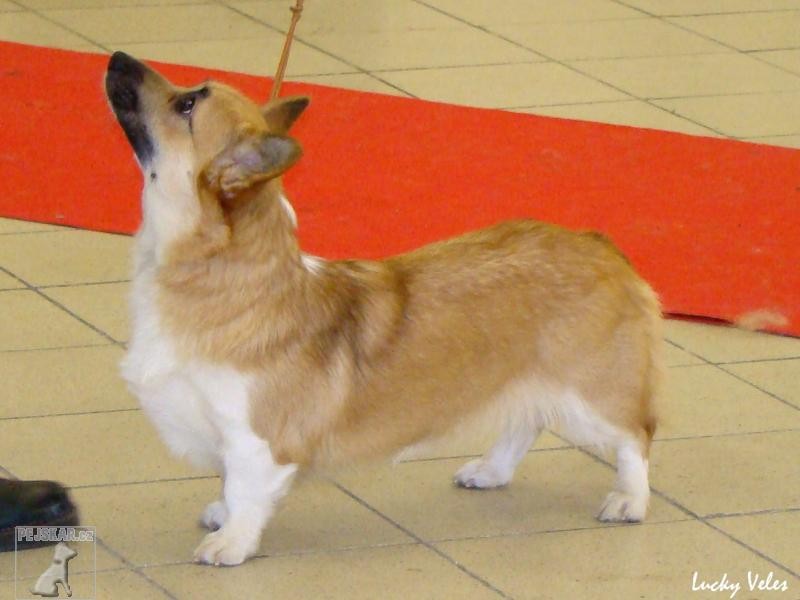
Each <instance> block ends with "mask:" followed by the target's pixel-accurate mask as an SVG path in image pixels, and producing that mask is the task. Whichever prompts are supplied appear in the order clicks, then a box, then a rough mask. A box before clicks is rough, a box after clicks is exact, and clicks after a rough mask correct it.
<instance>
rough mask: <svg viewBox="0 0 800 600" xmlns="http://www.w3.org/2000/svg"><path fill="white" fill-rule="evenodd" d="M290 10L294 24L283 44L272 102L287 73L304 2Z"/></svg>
mask: <svg viewBox="0 0 800 600" xmlns="http://www.w3.org/2000/svg"><path fill="white" fill-rule="evenodd" d="M289 10H291V11H292V22H291V23H290V24H289V31H287V32H286V41H285V42H284V43H283V50H282V51H281V59H280V61H279V62H278V70H277V72H276V73H275V81H274V82H273V84H272V92H271V93H270V96H269V99H270V100H274V99H275V98H277V97H278V94H280V91H281V84H282V83H283V74H284V73H285V72H286V64H287V63H288V62H289V50H290V49H291V48H292V40H293V39H294V28H295V27H296V26H297V22H298V21H299V20H300V15H301V14H302V12H303V0H296V2H295V5H294V6H292V7H291V8H290V9H289Z"/></svg>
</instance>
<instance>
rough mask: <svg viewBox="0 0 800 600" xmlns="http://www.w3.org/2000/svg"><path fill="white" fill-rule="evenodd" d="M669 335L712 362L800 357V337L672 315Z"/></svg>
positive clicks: (681, 344)
mask: <svg viewBox="0 0 800 600" xmlns="http://www.w3.org/2000/svg"><path fill="white" fill-rule="evenodd" d="M666 337H667V339H669V340H670V341H672V342H675V343H676V344H677V345H678V346H680V347H682V348H685V349H686V350H689V351H690V352H693V353H694V354H698V355H700V356H702V357H703V358H705V359H706V360H709V361H711V362H728V361H738V360H765V359H769V358H790V357H798V358H800V339H798V338H792V337H785V336H780V335H772V334H769V333H759V332H755V331H745V330H743V329H737V328H735V327H725V326H718V325H705V324H702V323H693V322H691V321H681V320H678V319H671V320H669V321H667V324H666Z"/></svg>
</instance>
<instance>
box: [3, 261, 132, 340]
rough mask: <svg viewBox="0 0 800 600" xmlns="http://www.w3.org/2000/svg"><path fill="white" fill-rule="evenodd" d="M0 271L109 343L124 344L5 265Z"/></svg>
mask: <svg viewBox="0 0 800 600" xmlns="http://www.w3.org/2000/svg"><path fill="white" fill-rule="evenodd" d="M0 272H3V273H5V274H6V275H9V276H11V277H13V278H14V279H16V280H17V281H20V282H21V283H23V284H25V287H26V288H27V289H28V290H30V291H32V292H34V293H35V294H37V295H39V296H40V297H41V298H43V299H45V300H47V301H48V302H50V303H51V304H53V305H54V306H56V307H58V308H60V309H61V310H63V311H64V312H65V313H67V314H68V315H70V316H71V317H72V318H74V319H76V320H77V321H79V322H81V323H83V324H84V325H85V326H86V327H88V328H89V329H91V330H92V331H94V332H95V333H97V334H99V335H101V336H103V337H104V338H106V339H107V340H109V341H110V342H111V343H113V344H116V345H117V346H120V347H124V344H123V342H121V341H119V340H116V339H114V338H113V337H111V336H110V335H109V334H107V333H106V332H105V331H103V330H102V329H100V328H99V327H97V326H95V325H92V324H91V323H90V322H89V321H87V320H86V319H84V318H83V317H80V316H78V315H77V314H76V313H74V312H73V311H71V310H70V309H68V308H67V307H66V306H64V305H63V304H61V303H60V302H57V301H56V300H54V299H53V298H51V297H50V296H48V295H47V294H45V293H44V292H42V291H41V290H39V289H38V288H36V287H35V286H33V285H32V284H30V283H28V282H27V281H25V280H24V279H22V277H19V276H18V275H15V274H14V273H12V272H11V271H9V270H8V269H6V268H5V267H2V266H0Z"/></svg>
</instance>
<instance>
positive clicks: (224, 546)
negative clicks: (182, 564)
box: [194, 527, 257, 567]
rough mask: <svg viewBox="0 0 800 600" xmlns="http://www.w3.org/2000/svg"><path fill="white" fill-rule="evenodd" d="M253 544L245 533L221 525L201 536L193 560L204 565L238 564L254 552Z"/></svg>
mask: <svg viewBox="0 0 800 600" xmlns="http://www.w3.org/2000/svg"><path fill="white" fill-rule="evenodd" d="M256 546H257V543H256V544H254V543H253V542H252V540H250V539H249V536H247V535H240V534H239V533H238V532H235V531H232V530H230V529H226V528H225V527H223V528H222V529H219V530H217V531H213V532H211V533H209V534H207V535H206V537H204V538H203V541H202V542H200V545H199V546H198V547H197V549H196V550H195V551H194V561H195V562H197V563H203V564H206V565H214V566H216V567H219V566H221V565H225V566H233V565H240V564H242V563H243V562H244V561H245V560H247V558H248V557H250V556H252V555H253V554H254V553H255V550H256Z"/></svg>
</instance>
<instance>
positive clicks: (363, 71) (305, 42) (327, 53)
mask: <svg viewBox="0 0 800 600" xmlns="http://www.w3.org/2000/svg"><path fill="white" fill-rule="evenodd" d="M219 2H220V5H222V6H224V7H226V8H228V9H229V10H231V11H233V12H235V13H236V14H238V15H240V16H242V17H245V18H246V19H249V20H251V21H253V22H255V23H258V24H260V25H263V26H264V27H266V28H268V29H270V30H271V31H274V32H276V33H280V34H281V35H286V31H285V30H283V29H281V28H279V27H275V26H274V25H272V24H270V23H267V22H266V21H262V20H261V19H259V18H258V17H254V16H253V15H250V14H248V13H246V12H244V11H242V10H239V9H238V8H236V7H235V6H231V5H230V4H228V2H226V1H225V0H219ZM294 41H295V42H296V43H297V42H299V43H301V44H303V45H305V46H308V47H309V48H311V49H312V50H316V51H317V52H321V53H322V54H324V55H325V56H327V57H329V58H333V59H334V60H338V61H339V62H341V63H344V64H346V65H347V66H348V67H350V68H352V69H356V71H357V72H358V73H360V74H363V75H367V76H368V77H371V78H372V79H376V80H377V81H380V82H381V83H383V84H384V85H388V86H389V87H391V88H392V89H395V90H397V91H398V92H400V93H402V94H404V95H405V96H408V97H410V98H416V97H417V96H415V95H414V94H412V93H411V92H409V91H407V90H404V89H403V88H401V87H400V86H397V85H395V84H393V83H391V82H390V81H387V80H385V79H384V78H383V77H378V76H377V75H375V74H374V73H372V72H370V71H368V70H367V69H365V68H363V67H361V66H359V65H357V64H355V63H354V62H352V61H350V60H347V59H344V58H342V57H341V56H337V55H336V54H334V53H333V52H331V51H329V50H326V49H325V48H323V47H321V46H317V45H316V44H313V43H311V42H309V41H308V40H307V39H305V38H304V37H303V36H302V35H297V34H295V36H294Z"/></svg>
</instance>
